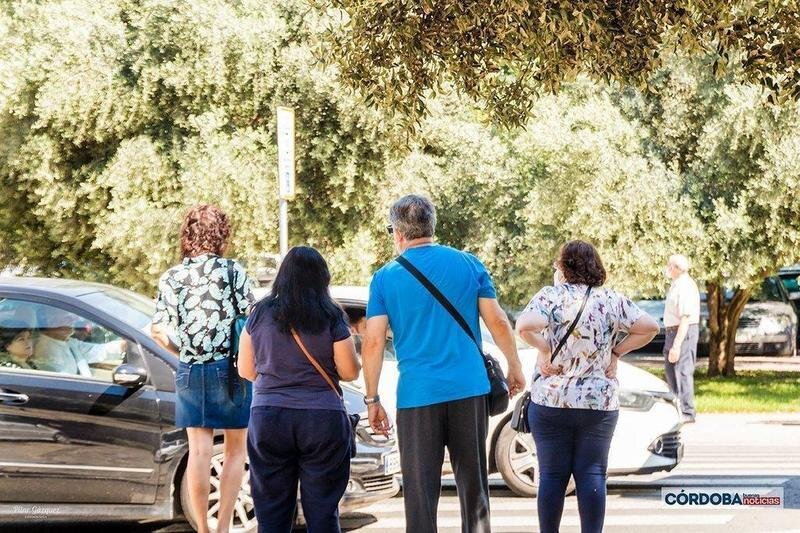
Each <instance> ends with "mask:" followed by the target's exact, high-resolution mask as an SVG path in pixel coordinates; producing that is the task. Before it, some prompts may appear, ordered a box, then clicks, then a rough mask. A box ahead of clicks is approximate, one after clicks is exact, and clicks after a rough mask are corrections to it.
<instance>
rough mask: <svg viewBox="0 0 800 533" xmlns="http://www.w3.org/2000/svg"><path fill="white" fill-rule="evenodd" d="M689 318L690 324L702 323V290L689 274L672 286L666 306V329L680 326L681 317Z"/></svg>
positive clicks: (678, 279)
mask: <svg viewBox="0 0 800 533" xmlns="http://www.w3.org/2000/svg"><path fill="white" fill-rule="evenodd" d="M684 316H688V317H689V324H699V323H700V290H699V289H698V288H697V283H695V282H694V280H693V279H692V278H691V276H689V274H686V273H684V274H681V275H680V276H679V277H678V278H677V279H675V280H674V281H673V282H672V285H670V288H669V291H668V292H667V300H666V302H665V305H664V327H667V328H674V327H677V326H678V325H680V323H681V317H684Z"/></svg>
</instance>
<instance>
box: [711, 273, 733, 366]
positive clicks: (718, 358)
mask: <svg viewBox="0 0 800 533" xmlns="http://www.w3.org/2000/svg"><path fill="white" fill-rule="evenodd" d="M706 295H707V297H706V303H707V304H708V375H709V376H719V375H720V373H721V371H722V369H723V368H725V355H726V353H727V352H726V349H725V346H726V344H727V342H726V341H727V339H726V338H725V336H726V335H727V331H728V328H727V327H726V326H727V324H725V323H724V321H723V320H724V318H725V312H724V306H725V301H724V298H723V295H722V287H720V285H719V284H718V283H712V282H708V283H706Z"/></svg>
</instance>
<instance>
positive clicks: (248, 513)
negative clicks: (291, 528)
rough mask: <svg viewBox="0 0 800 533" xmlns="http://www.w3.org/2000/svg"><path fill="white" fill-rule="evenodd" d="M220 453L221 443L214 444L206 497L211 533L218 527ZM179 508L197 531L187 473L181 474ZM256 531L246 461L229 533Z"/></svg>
mask: <svg viewBox="0 0 800 533" xmlns="http://www.w3.org/2000/svg"><path fill="white" fill-rule="evenodd" d="M222 452H223V446H222V443H219V444H215V445H214V448H213V451H212V455H211V492H210V494H209V497H208V527H209V528H210V529H211V531H215V530H216V529H217V526H218V525H219V524H218V521H217V513H218V511H219V497H220V491H219V489H220V478H221V477H222V461H223V460H222V458H223V453H222ZM181 507H182V509H183V514H184V515H185V516H186V520H187V521H188V522H189V524H190V525H191V526H192V528H194V529H197V520H196V517H195V516H194V511H193V510H192V505H191V503H190V501H189V481H188V479H187V472H184V473H183V479H182V480H181ZM257 530H258V522H257V521H256V512H255V508H254V507H253V497H252V496H251V494H250V464H249V461H246V462H245V466H244V478H243V479H242V488H241V489H240V490H239V494H238V496H237V498H236V503H235V504H234V507H233V523H232V524H231V529H230V531H231V533H251V532H255V531H257Z"/></svg>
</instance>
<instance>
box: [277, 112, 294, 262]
mask: <svg viewBox="0 0 800 533" xmlns="http://www.w3.org/2000/svg"><path fill="white" fill-rule="evenodd" d="M277 115H278V186H279V200H280V206H279V207H280V209H279V212H280V215H279V216H280V219H279V224H280V254H281V259H283V258H284V257H285V256H286V252H287V251H288V250H289V204H288V201H289V200H291V199H292V198H293V197H294V109H293V108H291V107H283V106H280V107H278V109H277Z"/></svg>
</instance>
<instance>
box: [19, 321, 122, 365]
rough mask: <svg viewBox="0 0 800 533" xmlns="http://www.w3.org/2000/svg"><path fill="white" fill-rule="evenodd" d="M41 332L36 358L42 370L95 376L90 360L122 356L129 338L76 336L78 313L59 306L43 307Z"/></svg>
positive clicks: (34, 356) (98, 360) (36, 348)
mask: <svg viewBox="0 0 800 533" xmlns="http://www.w3.org/2000/svg"><path fill="white" fill-rule="evenodd" d="M39 320H40V325H41V335H39V337H38V338H37V340H36V347H35V349H34V354H33V361H34V362H35V363H36V367H37V368H38V369H39V370H49V371H51V372H61V373H64V374H76V375H81V376H85V377H91V376H92V375H93V374H92V370H91V368H90V367H89V364H90V363H98V362H101V361H105V360H106V359H114V358H118V357H120V356H121V355H122V354H123V353H124V351H125V341H122V340H120V341H113V342H108V343H105V344H96V343H91V342H84V341H80V340H78V339H75V338H73V337H72V334H73V332H74V330H73V325H74V324H75V322H76V321H77V317H76V316H75V315H73V314H72V313H69V312H67V311H63V310H61V309H56V308H45V309H43V311H42V313H41V316H40V317H39Z"/></svg>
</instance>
